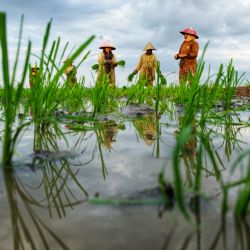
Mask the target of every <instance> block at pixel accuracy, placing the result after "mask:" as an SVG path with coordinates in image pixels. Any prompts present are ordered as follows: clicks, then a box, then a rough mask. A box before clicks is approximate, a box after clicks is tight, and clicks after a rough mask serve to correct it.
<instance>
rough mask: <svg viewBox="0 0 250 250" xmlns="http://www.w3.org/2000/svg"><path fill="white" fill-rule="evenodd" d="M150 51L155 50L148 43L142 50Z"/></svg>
mask: <svg viewBox="0 0 250 250" xmlns="http://www.w3.org/2000/svg"><path fill="white" fill-rule="evenodd" d="M150 49H151V50H156V48H155V47H154V45H153V44H152V43H151V42H148V43H147V44H146V46H145V48H144V49H143V50H144V51H147V50H150Z"/></svg>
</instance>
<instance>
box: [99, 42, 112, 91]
mask: <svg viewBox="0 0 250 250" xmlns="http://www.w3.org/2000/svg"><path fill="white" fill-rule="evenodd" d="M99 49H102V50H103V51H102V52H101V53H100V54H99V55H98V64H99V68H98V80H97V82H100V81H102V80H104V79H105V77H107V79H108V82H109V86H112V87H115V67H116V66H117V60H116V56H115V55H114V54H113V53H112V50H115V49H116V48H115V46H114V45H113V43H112V42H111V41H109V40H108V41H104V42H102V43H101V45H100V47H99Z"/></svg>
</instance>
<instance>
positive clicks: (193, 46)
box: [174, 28, 199, 83]
mask: <svg viewBox="0 0 250 250" xmlns="http://www.w3.org/2000/svg"><path fill="white" fill-rule="evenodd" d="M180 33H181V34H183V35H184V42H183V43H182V45H181V47H180V50H179V53H177V54H176V55H175V56H174V58H175V59H176V60H178V59H180V71H179V81H180V83H181V82H185V81H186V80H187V77H188V76H189V75H190V74H191V75H194V74H195V72H196V65H197V62H196V57H197V55H198V50H199V45H198V43H197V42H196V40H195V39H198V38H199V37H198V35H197V33H196V31H195V30H194V29H192V28H187V29H184V30H183V31H181V32H180Z"/></svg>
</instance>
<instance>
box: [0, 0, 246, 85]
mask: <svg viewBox="0 0 250 250" xmlns="http://www.w3.org/2000/svg"><path fill="white" fill-rule="evenodd" d="M1 8H2V10H5V11H7V13H8V22H9V41H10V46H14V44H15V43H14V41H15V42H16V39H15V37H17V30H18V23H19V18H20V15H21V14H22V13H23V14H25V19H26V22H25V27H24V28H25V33H24V34H25V37H26V38H27V37H29V38H31V40H32V41H33V45H34V49H35V50H38V51H39V47H41V44H42V37H43V32H44V29H45V24H46V22H47V21H48V20H49V19H50V18H51V17H52V18H53V25H52V31H51V40H52V39H55V38H57V36H59V35H60V36H61V37H62V42H63V43H65V42H66V41H69V42H70V44H71V48H72V47H73V46H74V45H78V44H80V43H81V42H83V41H84V40H86V38H87V37H89V36H90V35H92V34H95V35H97V37H96V39H95V41H94V42H93V43H92V44H91V46H90V49H91V50H92V54H93V55H92V57H91V58H90V59H89V60H88V61H86V64H85V65H83V66H82V68H81V69H80V70H79V73H81V74H85V73H86V72H89V68H90V66H91V64H92V63H94V62H95V60H96V54H97V53H98V52H99V50H98V45H99V43H100V41H101V40H102V39H107V38H108V39H112V40H113V41H114V42H115V44H116V45H117V48H118V49H117V51H116V54H117V55H118V56H119V55H121V56H122V57H124V58H125V59H126V61H127V69H126V71H124V72H120V73H119V74H117V77H118V79H119V78H120V79H119V81H120V82H124V81H125V75H126V74H128V73H129V71H131V70H133V68H134V67H135V66H136V64H137V62H138V58H139V55H140V54H141V53H142V48H143V47H144V45H145V43H146V42H148V41H151V42H153V44H154V45H155V46H156V47H157V48H158V51H157V52H156V54H157V56H158V58H159V60H160V61H161V62H162V68H163V71H164V72H172V71H177V70H178V64H177V62H176V61H175V60H174V59H173V54H174V53H175V52H177V50H178V48H179V46H180V44H181V42H182V39H183V38H182V36H181V35H180V33H179V31H180V30H181V29H183V28H185V27H187V26H193V27H194V28H195V29H197V31H198V33H199V36H200V39H199V43H200V48H201V50H202V48H203V47H204V45H205V43H206V42H207V41H208V40H210V45H209V49H208V51H207V56H206V58H207V64H211V65H212V67H213V68H214V70H216V69H217V67H218V65H219V63H220V62H223V63H227V62H228V60H229V59H230V58H231V57H236V60H235V64H236V65H237V66H238V67H239V68H240V69H243V70H245V69H246V67H245V65H246V59H245V58H246V57H242V56H240V55H239V53H240V54H245V53H246V48H247V47H249V41H250V35H249V33H248V32H247V30H248V26H249V23H250V17H249V11H250V5H244V3H243V2H242V1H240V0H239V1H238V2H233V1H230V0H211V1H201V0H168V1H165V0H147V1H142V0H138V1H134V0H127V1H126V2H125V1H122V0H96V1H94V2H91V1H85V0H84V1H80V0H66V1H59V0H51V1H31V0H22V1H19V0H13V1H4V3H2V4H1ZM242 44H248V46H245V47H244V48H243V47H242ZM200 52H201V51H200ZM237 53H238V54H237ZM89 64H90V65H89Z"/></svg>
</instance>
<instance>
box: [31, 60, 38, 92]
mask: <svg viewBox="0 0 250 250" xmlns="http://www.w3.org/2000/svg"><path fill="white" fill-rule="evenodd" d="M38 76H39V68H38V67H37V65H36V64H35V66H34V67H32V68H31V72H30V78H29V82H30V87H31V88H32V86H34V84H35V82H36V81H37V77H38Z"/></svg>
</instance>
